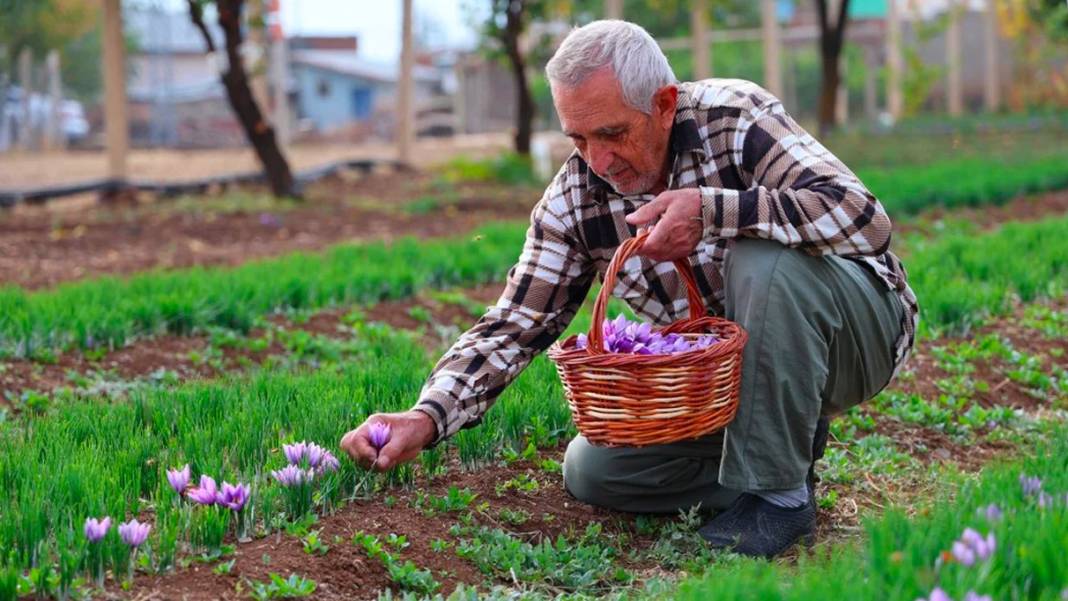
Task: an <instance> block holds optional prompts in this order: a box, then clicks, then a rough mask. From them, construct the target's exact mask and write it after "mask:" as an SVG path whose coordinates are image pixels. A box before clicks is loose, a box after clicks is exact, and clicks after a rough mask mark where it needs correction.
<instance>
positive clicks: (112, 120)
mask: <svg viewBox="0 0 1068 601" xmlns="http://www.w3.org/2000/svg"><path fill="white" fill-rule="evenodd" d="M119 2H120V0H104V39H103V40H102V43H103V46H104V48H103V59H104V69H103V71H104V128H105V143H106V145H107V149H108V177H109V178H111V179H112V180H113V181H116V182H117V183H118V184H119V186H120V187H121V186H122V185H123V183H124V182H125V180H126V155H127V153H128V151H129V148H130V132H129V127H128V125H127V120H126V48H125V39H124V38H123V35H122V12H121V7H120V6H119Z"/></svg>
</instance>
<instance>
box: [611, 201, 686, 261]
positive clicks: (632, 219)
mask: <svg viewBox="0 0 1068 601" xmlns="http://www.w3.org/2000/svg"><path fill="white" fill-rule="evenodd" d="M657 217H659V218H660V220H659V221H657ZM627 223H629V224H631V225H644V224H648V223H655V224H656V225H654V226H652V231H651V232H650V234H649V237H648V238H646V240H645V244H643V245H642V247H641V249H640V250H638V251H637V254H639V255H645V256H647V257H649V258H650V259H653V260H654V261H674V260H675V259H684V258H686V257H688V256H690V254H691V253H692V252H693V251H694V249H695V248H697V243H698V242H700V241H701V236H702V233H703V227H702V224H701V191H700V190H698V189H697V188H685V189H682V190H668V191H666V192H662V193H661V194H660V195H658V196H657V197H656V198H654V199H653V200H651V201H650V202H649V204H647V205H645V206H643V207H641V208H639V209H638V210H637V211H634V212H633V213H631V214H630V215H627ZM639 231H641V230H639Z"/></svg>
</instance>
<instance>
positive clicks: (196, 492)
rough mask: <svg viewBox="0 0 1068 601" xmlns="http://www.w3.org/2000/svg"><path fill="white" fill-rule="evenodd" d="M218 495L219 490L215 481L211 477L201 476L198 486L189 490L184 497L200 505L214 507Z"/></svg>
mask: <svg viewBox="0 0 1068 601" xmlns="http://www.w3.org/2000/svg"><path fill="white" fill-rule="evenodd" d="M218 493H219V490H218V487H217V486H216V484H215V479H214V478H212V477H211V476H203V475H202V476H201V477H200V486H197V487H195V488H191V489H189V492H188V493H187V494H186V496H187V497H189V498H190V499H192V500H193V501H194V502H196V503H200V504H201V505H214V504H215V498H216V496H217V495H218Z"/></svg>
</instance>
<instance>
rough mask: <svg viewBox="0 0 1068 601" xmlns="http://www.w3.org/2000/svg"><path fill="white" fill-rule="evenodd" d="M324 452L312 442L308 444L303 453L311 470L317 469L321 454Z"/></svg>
mask: <svg viewBox="0 0 1068 601" xmlns="http://www.w3.org/2000/svg"><path fill="white" fill-rule="evenodd" d="M325 452H326V449H324V448H323V447H321V446H319V445H317V444H315V443H314V442H309V443H308V446H307V448H306V449H305V451H304V456H305V457H307V458H308V465H309V466H311V467H313V468H316V467H319V463H320V462H322V460H323V453H325Z"/></svg>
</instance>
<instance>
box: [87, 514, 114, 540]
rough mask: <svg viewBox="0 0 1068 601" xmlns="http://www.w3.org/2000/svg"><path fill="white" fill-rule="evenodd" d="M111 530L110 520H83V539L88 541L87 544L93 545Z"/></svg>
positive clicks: (108, 518) (106, 518)
mask: <svg viewBox="0 0 1068 601" xmlns="http://www.w3.org/2000/svg"><path fill="white" fill-rule="evenodd" d="M110 528H111V518H110V517H107V516H105V517H104V519H102V520H97V519H96V518H85V538H87V539H89V542H91V543H95V542H98V541H100V539H102V538H104V535H105V534H107V533H108V530H109V529H110Z"/></svg>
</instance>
